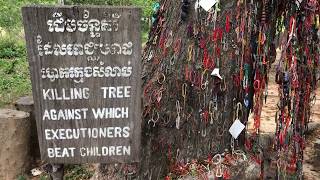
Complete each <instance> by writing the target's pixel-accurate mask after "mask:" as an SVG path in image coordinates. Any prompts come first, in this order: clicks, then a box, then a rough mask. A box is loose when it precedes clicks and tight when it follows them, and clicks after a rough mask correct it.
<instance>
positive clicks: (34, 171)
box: [31, 168, 42, 176]
mask: <svg viewBox="0 0 320 180" xmlns="http://www.w3.org/2000/svg"><path fill="white" fill-rule="evenodd" d="M31 174H32V175H33V176H39V175H41V174H42V171H41V170H40V169H39V168H35V169H32V170H31Z"/></svg>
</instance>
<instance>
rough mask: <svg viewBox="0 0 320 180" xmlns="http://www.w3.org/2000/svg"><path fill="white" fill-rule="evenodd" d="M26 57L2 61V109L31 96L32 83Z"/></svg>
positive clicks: (0, 88)
mask: <svg viewBox="0 0 320 180" xmlns="http://www.w3.org/2000/svg"><path fill="white" fill-rule="evenodd" d="M29 74H30V73H29V69H28V62H27V60H26V57H18V58H13V59H0V77H1V78H0V107H3V106H5V105H8V104H11V103H12V102H14V101H15V100H16V99H17V98H19V97H21V96H24V95H29V94H31V89H32V88H31V81H30V75H29Z"/></svg>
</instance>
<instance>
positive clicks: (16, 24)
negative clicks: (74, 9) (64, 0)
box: [0, 0, 56, 31]
mask: <svg viewBox="0 0 320 180" xmlns="http://www.w3.org/2000/svg"><path fill="white" fill-rule="evenodd" d="M55 2H56V0H9V1H8V0H0V27H1V28H3V29H5V30H10V31H11V30H13V29H18V28H20V27H21V26H22V20H21V19H22V17H21V7H22V6H24V5H28V4H53V3H55Z"/></svg>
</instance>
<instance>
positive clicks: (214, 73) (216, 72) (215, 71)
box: [211, 68, 222, 79]
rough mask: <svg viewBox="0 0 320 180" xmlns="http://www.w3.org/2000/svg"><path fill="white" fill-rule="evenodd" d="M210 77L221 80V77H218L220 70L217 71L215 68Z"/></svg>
mask: <svg viewBox="0 0 320 180" xmlns="http://www.w3.org/2000/svg"><path fill="white" fill-rule="evenodd" d="M211 76H216V77H218V78H220V79H222V77H221V75H220V69H218V68H215V69H214V70H213V71H212V73H211Z"/></svg>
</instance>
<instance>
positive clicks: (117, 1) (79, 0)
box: [65, 0, 156, 17]
mask: <svg viewBox="0 0 320 180" xmlns="http://www.w3.org/2000/svg"><path fill="white" fill-rule="evenodd" d="M155 2H156V0H65V3H66V4H91V5H112V6H138V7H141V8H142V10H143V15H144V16H145V17H150V16H151V15H152V4H153V3H155Z"/></svg>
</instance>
